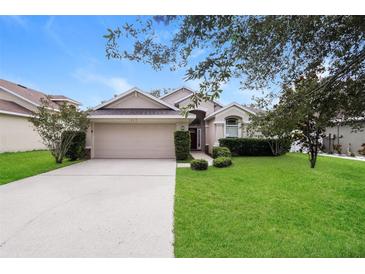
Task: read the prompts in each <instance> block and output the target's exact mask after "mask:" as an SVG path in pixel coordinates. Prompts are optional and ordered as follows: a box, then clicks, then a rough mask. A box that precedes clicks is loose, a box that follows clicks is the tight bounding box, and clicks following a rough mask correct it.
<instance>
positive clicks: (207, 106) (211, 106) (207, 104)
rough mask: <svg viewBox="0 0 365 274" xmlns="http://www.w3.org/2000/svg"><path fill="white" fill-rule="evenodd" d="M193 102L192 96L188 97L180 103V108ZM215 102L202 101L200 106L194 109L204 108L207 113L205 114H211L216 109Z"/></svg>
mask: <svg viewBox="0 0 365 274" xmlns="http://www.w3.org/2000/svg"><path fill="white" fill-rule="evenodd" d="M190 102H191V100H190V98H187V99H185V100H183V101H181V102H180V103H179V108H182V107H184V106H187V105H188V104H189V103H190ZM214 105H215V104H214V103H213V102H212V101H206V102H201V103H200V104H199V106H198V107H196V108H194V110H202V111H204V112H205V113H206V115H205V116H208V115H210V114H211V113H213V112H214V111H215V108H214Z"/></svg>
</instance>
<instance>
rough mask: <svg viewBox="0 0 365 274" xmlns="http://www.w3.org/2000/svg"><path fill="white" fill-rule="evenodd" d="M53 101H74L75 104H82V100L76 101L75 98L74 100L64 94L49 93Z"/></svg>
mask: <svg viewBox="0 0 365 274" xmlns="http://www.w3.org/2000/svg"><path fill="white" fill-rule="evenodd" d="M49 97H50V99H51V101H53V102H65V101H66V102H70V103H73V104H76V105H81V103H80V102H78V101H75V100H72V99H71V98H69V97H66V96H64V95H49Z"/></svg>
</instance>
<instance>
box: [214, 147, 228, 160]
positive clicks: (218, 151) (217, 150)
mask: <svg viewBox="0 0 365 274" xmlns="http://www.w3.org/2000/svg"><path fill="white" fill-rule="evenodd" d="M231 156H232V155H231V151H230V150H229V148H228V147H213V158H214V159H215V158H218V157H231Z"/></svg>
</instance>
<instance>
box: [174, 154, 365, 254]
mask: <svg viewBox="0 0 365 274" xmlns="http://www.w3.org/2000/svg"><path fill="white" fill-rule="evenodd" d="M233 163H234V164H233V166H232V167H229V168H225V169H218V168H214V167H210V168H209V170H208V171H193V170H190V169H183V168H180V169H177V172H176V173H177V174H176V175H177V179H176V196H175V227H174V231H175V256H176V257H275V258H277V257H365V163H364V162H360V161H351V160H344V159H335V158H330V157H319V159H318V163H317V166H316V168H315V169H310V168H309V166H308V159H307V156H306V155H302V154H287V155H285V156H281V157H237V158H233Z"/></svg>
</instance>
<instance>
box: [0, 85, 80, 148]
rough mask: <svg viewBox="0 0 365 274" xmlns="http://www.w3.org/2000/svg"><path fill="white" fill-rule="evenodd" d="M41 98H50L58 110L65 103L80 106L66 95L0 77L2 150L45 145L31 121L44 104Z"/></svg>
mask: <svg viewBox="0 0 365 274" xmlns="http://www.w3.org/2000/svg"><path fill="white" fill-rule="evenodd" d="M42 99H44V100H48V101H49V106H50V107H51V108H52V109H57V108H58V107H59V105H60V104H62V103H68V104H72V105H75V106H78V105H79V102H77V101H75V100H72V99H70V98H68V97H66V96H63V95H46V94H45V93H43V92H40V91H37V90H34V89H31V88H27V87H25V86H23V85H20V84H16V83H12V82H10V81H6V80H3V79H0V153H1V152H11V151H27V150H34V149H44V148H45V146H44V144H43V143H42V141H41V138H40V136H39V135H38V133H37V132H36V131H34V128H33V125H32V124H31V123H30V122H29V121H28V119H29V117H30V116H32V115H33V113H34V112H35V111H36V110H37V107H38V106H40V105H41V103H42V101H41V100H42Z"/></svg>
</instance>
